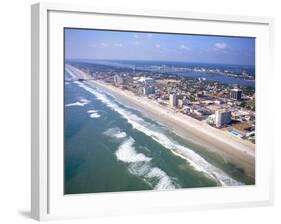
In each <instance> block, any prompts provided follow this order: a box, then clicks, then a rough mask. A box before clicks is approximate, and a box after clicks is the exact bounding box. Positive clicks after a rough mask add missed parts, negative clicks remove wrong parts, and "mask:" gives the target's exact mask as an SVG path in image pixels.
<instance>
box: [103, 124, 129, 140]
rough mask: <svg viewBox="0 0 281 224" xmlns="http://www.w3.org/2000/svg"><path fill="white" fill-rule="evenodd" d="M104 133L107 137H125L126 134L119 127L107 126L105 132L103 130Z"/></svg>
mask: <svg viewBox="0 0 281 224" xmlns="http://www.w3.org/2000/svg"><path fill="white" fill-rule="evenodd" d="M103 134H104V135H107V136H109V137H114V138H125V137H126V136H127V134H126V132H124V131H121V130H120V129H119V128H117V127H116V128H109V129H108V130H106V131H105V132H103Z"/></svg>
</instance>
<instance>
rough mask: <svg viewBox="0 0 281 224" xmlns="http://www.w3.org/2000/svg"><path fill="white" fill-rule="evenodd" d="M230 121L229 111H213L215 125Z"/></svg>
mask: <svg viewBox="0 0 281 224" xmlns="http://www.w3.org/2000/svg"><path fill="white" fill-rule="evenodd" d="M230 122H231V112H230V111H221V110H217V111H216V113H215V125H216V126H217V127H221V126H223V125H225V124H229V123H230Z"/></svg>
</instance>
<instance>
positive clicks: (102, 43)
mask: <svg viewBox="0 0 281 224" xmlns="http://www.w3.org/2000/svg"><path fill="white" fill-rule="evenodd" d="M100 46H102V47H108V43H105V42H101V43H100Z"/></svg>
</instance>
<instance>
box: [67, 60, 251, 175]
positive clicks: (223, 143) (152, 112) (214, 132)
mask: <svg viewBox="0 0 281 224" xmlns="http://www.w3.org/2000/svg"><path fill="white" fill-rule="evenodd" d="M67 66H69V65H67ZM71 68H72V69H75V70H76V71H77V73H78V74H79V76H80V78H84V79H87V82H88V83H89V84H90V85H91V84H92V85H94V86H95V87H101V88H103V89H107V90H108V91H110V92H111V93H114V94H115V96H116V97H123V98H125V99H126V100H127V101H129V102H130V103H131V104H132V105H136V106H137V107H138V108H142V110H143V111H144V112H145V113H146V114H147V115H149V117H151V118H153V119H155V120H156V121H159V122H161V123H162V124H164V125H166V126H168V127H171V129H172V130H173V131H174V132H175V133H176V134H178V135H180V136H182V137H186V138H188V139H191V140H192V141H193V142H194V143H196V144H200V145H202V146H203V147H204V148H206V150H211V151H214V152H217V153H219V154H220V155H221V156H223V157H224V158H225V159H226V160H228V161H230V162H232V163H233V164H235V165H237V166H238V167H241V168H243V169H244V170H245V172H246V173H247V174H248V175H250V176H254V174H255V145H254V144H253V143H251V142H249V141H246V140H243V139H240V138H238V137H236V136H233V135H231V134H230V133H228V132H226V131H223V130H219V129H216V128H213V127H211V126H209V125H208V124H206V123H205V122H204V121H198V120H196V119H194V118H192V117H190V116H187V115H185V114H182V113H180V112H175V111H174V110H173V109H172V108H170V107H169V106H163V105H160V104H158V103H157V102H156V101H154V100H151V99H148V98H147V97H145V96H136V95H134V94H133V93H132V92H130V91H127V90H121V89H120V88H118V87H115V86H112V85H110V84H107V83H105V82H102V81H100V80H93V79H92V77H91V76H90V75H88V74H86V73H84V72H83V71H81V70H79V69H77V68H75V67H73V66H71Z"/></svg>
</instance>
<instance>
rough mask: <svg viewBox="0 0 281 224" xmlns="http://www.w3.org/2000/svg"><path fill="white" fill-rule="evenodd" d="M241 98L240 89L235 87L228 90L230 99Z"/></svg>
mask: <svg viewBox="0 0 281 224" xmlns="http://www.w3.org/2000/svg"><path fill="white" fill-rule="evenodd" d="M241 98H242V90H241V89H238V88H235V89H232V90H230V99H234V100H241Z"/></svg>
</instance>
